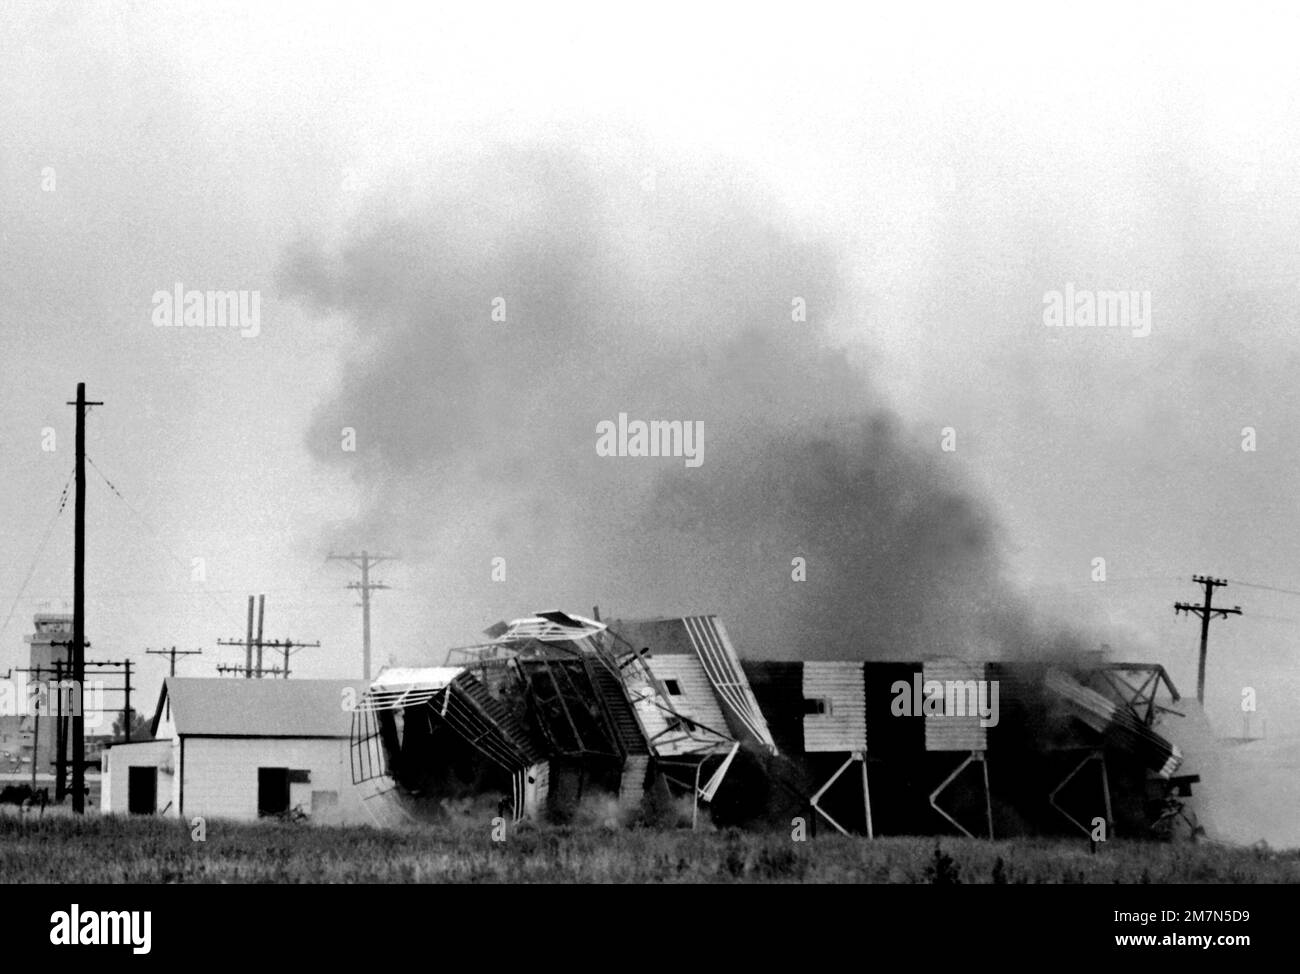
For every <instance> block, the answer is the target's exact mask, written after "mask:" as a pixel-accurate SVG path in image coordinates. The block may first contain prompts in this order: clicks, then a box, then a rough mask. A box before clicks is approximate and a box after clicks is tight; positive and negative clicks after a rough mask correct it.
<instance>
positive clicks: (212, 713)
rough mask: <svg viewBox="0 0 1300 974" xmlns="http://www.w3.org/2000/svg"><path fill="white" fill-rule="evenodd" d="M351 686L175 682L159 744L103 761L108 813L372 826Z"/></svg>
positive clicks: (125, 749)
mask: <svg viewBox="0 0 1300 974" xmlns="http://www.w3.org/2000/svg"><path fill="white" fill-rule="evenodd" d="M365 687H366V685H365V684H364V683H362V682H360V681H351V680H270V679H262V680H247V679H223V678H216V679H203V678H197V679H196V678H187V677H169V678H168V679H167V680H166V681H164V683H163V689H162V693H161V694H160V695H159V698H158V708H157V711H156V713H155V715H154V721H153V735H154V740H152V741H141V742H138V743H131V744H117V745H115V746H114V747H113V748H112V749H111V750H109V751H108V752H107V753H106V755H105V760H104V779H103V791H102V795H101V800H100V805H101V808H102V810H103V811H104V812H106V813H117V814H122V813H135V814H159V815H168V816H176V817H183V818H187V819H188V818H194V817H195V816H202V817H204V818H225V819H239V820H246V821H249V820H256V819H258V818H261V817H269V816H275V815H277V814H281V813H285V812H291V811H294V810H298V811H301V812H303V813H306V815H308V816H309V818H310V819H311V820H312V821H314V822H322V823H328V824H346V823H355V824H361V823H367V822H369V821H370V817H369V814H368V813H367V811H366V810H365V808H364V807H363V805H362V800H361V793H360V792H359V791H358V789H357V788H356V787H355V786H354V785H353V783H352V769H351V751H350V746H349V735H350V733H351V729H352V712H351V710H350V709H348V708H349V707H350V706H352V705H353V704H354V703H355V702H356V700H358V699H360V696H361V694H362V693H363V692H364V690H365Z"/></svg>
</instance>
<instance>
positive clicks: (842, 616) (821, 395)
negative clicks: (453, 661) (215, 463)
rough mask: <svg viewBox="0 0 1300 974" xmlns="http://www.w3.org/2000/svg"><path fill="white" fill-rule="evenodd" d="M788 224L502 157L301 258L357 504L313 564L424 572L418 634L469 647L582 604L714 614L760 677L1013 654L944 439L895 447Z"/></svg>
mask: <svg viewBox="0 0 1300 974" xmlns="http://www.w3.org/2000/svg"><path fill="white" fill-rule="evenodd" d="M781 213H782V211H781V208H780V206H779V205H778V204H777V203H776V202H775V201H774V200H772V199H770V198H767V197H765V196H764V195H763V194H762V193H761V191H759V190H756V189H754V188H753V187H752V186H751V185H749V184H748V183H747V182H746V180H745V179H744V178H743V175H742V174H739V173H736V172H733V171H730V170H728V169H727V168H726V167H723V166H719V167H717V168H714V169H712V170H711V171H709V173H708V174H707V175H701V174H699V173H698V172H688V171H687V170H685V169H680V168H674V167H673V166H671V165H668V164H666V163H660V164H659V165H657V166H655V167H654V168H647V167H646V166H645V165H644V164H641V165H637V164H635V163H628V162H627V161H626V160H613V159H610V158H604V157H595V156H592V155H585V154H582V153H579V152H574V151H568V150H559V149H554V148H548V147H531V148H510V149H501V150H498V151H493V152H483V153H480V154H476V155H470V156H465V157H460V158H456V159H450V160H442V161H441V162H440V164H439V165H438V167H437V169H436V172H434V174H433V178H431V179H428V180H427V181H425V182H424V183H423V184H422V185H421V186H420V187H418V188H416V189H408V190H406V191H402V192H391V193H384V194H376V197H375V198H374V199H373V200H372V201H371V203H370V204H369V205H368V206H366V207H365V208H363V210H362V215H361V216H360V217H359V218H357V220H356V221H355V222H354V224H353V225H352V226H351V227H350V228H349V230H348V232H347V233H346V234H345V235H344V237H343V239H341V240H329V239H319V238H318V239H311V240H305V241H303V242H302V243H301V244H300V245H298V246H296V247H295V248H294V250H293V251H292V253H291V254H289V255H288V257H287V259H286V262H285V269H284V277H285V280H286V282H287V284H288V287H289V290H290V291H291V292H292V293H293V294H295V295H296V296H298V297H299V298H300V299H301V300H302V301H304V302H305V303H306V304H307V305H308V307H310V308H312V309H314V311H315V312H316V313H319V314H322V315H325V314H328V315H342V316H344V317H346V318H347V319H349V320H351V321H352V322H354V323H355V329H356V339H355V346H354V347H353V348H352V349H351V350H350V352H349V353H348V358H347V363H346V367H345V369H344V372H343V376H342V378H341V380H340V384H339V386H338V388H337V389H336V390H335V391H334V392H333V393H332V395H331V397H330V398H329V399H328V401H326V402H324V403H323V404H322V405H321V406H320V407H319V409H318V411H317V414H316V419H315V423H314V426H313V428H312V430H311V432H310V447H311V449H312V451H313V454H314V455H315V457H316V458H317V459H318V460H319V461H320V462H322V463H324V464H328V465H333V466H337V467H339V468H341V469H345V470H347V471H348V474H349V475H350V476H351V477H352V478H353V480H354V481H355V484H356V486H357V487H358V488H359V492H360V496H361V498H362V501H361V509H360V511H359V513H358V516H357V518H356V520H355V522H354V523H351V524H348V525H345V526H342V527H341V528H340V529H339V530H338V531H337V532H335V534H336V537H334V538H332V539H331V540H332V541H334V542H338V543H349V542H350V543H361V544H368V545H370V546H371V548H372V550H373V549H374V548H376V547H379V546H381V545H387V546H396V547H398V548H401V549H402V550H403V553H404V554H405V555H406V557H407V559H408V560H410V561H415V562H416V563H417V564H419V563H423V564H425V565H426V566H427V568H428V572H429V574H428V577H427V584H428V585H430V586H431V591H430V598H429V611H430V613H431V614H439V615H441V616H442V617H444V618H446V617H448V616H451V617H452V618H454V619H455V620H456V621H457V624H458V625H462V626H464V627H469V628H468V630H467V631H474V629H476V628H477V627H479V626H482V625H486V624H487V623H488V622H490V621H492V620H493V619H494V618H496V617H497V616H498V615H507V616H509V615H519V614H523V613H525V612H528V611H532V610H536V609H540V608H549V607H564V608H568V609H570V610H571V611H580V612H581V611H586V610H587V608H588V607H589V606H591V605H592V604H593V603H599V604H600V605H601V607H602V608H603V609H605V610H606V612H607V614H611V615H612V614H617V615H621V616H626V617H630V616H635V615H654V614H677V613H686V612H717V613H718V614H720V615H721V616H722V618H723V619H724V620H725V622H726V623H727V625H728V627H729V629H730V630H731V632H732V634H733V636H734V637H736V639H737V641H738V642H739V643H740V645H741V647H742V650H743V651H744V652H746V653H750V654H753V655H768V656H786V657H789V656H792V655H799V656H803V657H808V658H816V657H822V658H827V657H837V658H844V657H866V656H875V657H896V658H916V657H918V656H931V655H969V654H972V653H974V654H978V655H985V656H988V655H999V654H1004V653H1006V652H1009V651H1011V652H1014V651H1015V650H1016V648H1017V647H1023V646H1027V645H1029V644H1031V643H1034V642H1035V641H1036V640H1037V639H1038V638H1039V636H1038V634H1037V625H1036V623H1035V622H1034V620H1032V619H1031V618H1030V614H1029V613H1028V612H1027V611H1026V609H1025V607H1024V605H1023V604H1022V603H1021V601H1020V600H1019V599H1018V598H1017V596H1016V595H1015V594H1014V593H1013V592H1012V591H1010V590H1009V587H1008V586H1007V584H1006V583H1005V581H1004V576H1003V566H1002V559H1001V553H1000V546H999V532H998V528H997V525H996V523H995V521H994V518H993V515H992V513H991V512H990V510H989V509H988V507H987V506H986V505H985V504H984V503H983V502H982V501H981V500H980V499H978V498H977V497H975V496H973V495H972V493H971V492H970V491H969V490H967V489H966V488H965V487H964V486H963V484H962V483H961V479H960V477H959V476H958V475H957V474H956V473H955V472H954V471H955V469H956V468H955V461H954V458H953V456H952V455H951V454H945V453H944V452H942V451H941V450H940V431H939V430H938V429H934V430H926V431H924V435H920V434H918V433H917V432H916V431H914V430H909V428H908V427H907V425H906V424H905V423H904V422H903V421H902V420H900V419H899V417H898V416H897V415H895V414H894V413H893V412H892V411H891V410H890V409H889V408H888V406H887V404H885V403H883V402H882V401H881V400H880V397H879V396H878V395H877V394H876V393H875V392H874V391H873V387H872V383H871V381H870V377H869V375H868V374H867V373H866V372H865V370H864V369H863V368H862V367H861V366H860V365H859V364H857V363H856V362H855V360H854V359H853V358H852V357H851V356H850V355H849V354H848V353H847V352H846V351H845V350H844V349H843V348H842V347H840V346H838V345H837V344H836V342H835V341H834V340H833V338H832V336H833V335H834V334H842V333H844V332H845V331H846V330H848V331H851V330H853V329H854V328H856V327H857V326H858V325H859V324H860V323H861V322H863V321H865V320H866V319H867V313H868V311H869V309H870V296H869V295H866V294H862V293H858V292H857V291H856V290H854V289H853V288H851V287H850V285H849V284H848V283H847V278H848V275H847V274H846V273H845V268H843V267H842V266H841V265H840V256H839V254H838V252H837V250H836V248H835V247H834V246H833V245H832V243H831V242H830V241H829V240H827V239H824V238H822V237H820V236H818V235H816V234H809V233H807V232H805V231H804V230H803V229H802V228H801V227H800V226H799V225H798V224H797V223H796V222H795V221H794V220H792V219H787V218H785V217H783V216H782V215H781ZM799 308H803V309H806V313H805V314H804V315H801V314H799V312H798V309H799ZM501 318H504V320H499V319H501ZM800 318H805V319H806V320H799V319H800ZM859 330H860V329H859ZM866 344H867V345H869V344H870V340H869V336H868V339H867V342H866ZM620 413H626V414H627V416H628V417H629V418H630V419H633V420H635V419H640V420H680V421H683V422H700V423H702V424H703V430H704V438H703V447H704V452H703V463H702V464H701V465H700V466H698V467H688V466H687V465H686V464H685V463H684V461H683V459H682V458H680V457H649V458H637V457H602V456H598V455H597V451H596V439H597V435H596V431H597V424H598V423H600V422H602V421H605V420H609V421H617V419H618V416H619V414H620ZM343 427H351V428H352V429H355V430H356V438H357V446H356V452H355V453H348V452H345V451H341V450H340V449H339V430H340V429H341V428H343ZM495 558H501V559H504V561H502V562H499V563H498V562H494V561H493V559H495ZM795 559H803V563H802V564H803V566H804V567H803V568H802V573H803V574H804V575H805V577H804V579H803V580H796V577H795V576H797V575H798V574H800V569H799V563H798V562H796V561H795ZM493 566H498V567H500V568H501V570H502V571H503V572H504V574H505V580H504V582H501V581H500V579H499V578H498V580H496V581H494V580H493V578H492V571H493Z"/></svg>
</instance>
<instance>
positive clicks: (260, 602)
mask: <svg viewBox="0 0 1300 974" xmlns="http://www.w3.org/2000/svg"><path fill="white" fill-rule="evenodd" d="M265 619H266V596H265V595H259V596H258V597H257V675H258V676H259V677H260V676H261V675H262V623H263V622H264V621H265Z"/></svg>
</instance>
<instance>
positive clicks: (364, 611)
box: [325, 551, 401, 681]
mask: <svg viewBox="0 0 1300 974" xmlns="http://www.w3.org/2000/svg"><path fill="white" fill-rule="evenodd" d="M400 557H401V556H400V555H372V554H370V553H369V552H366V551H363V552H361V554H359V555H356V554H349V555H336V554H333V553H332V552H331V553H330V554H329V555H328V556H326V558H325V560H326V561H346V562H348V563H349V564H351V565H355V566H356V567H357V568H360V569H361V581H359V582H349V583H348V588H350V589H355V590H356V591H358V592H360V593H361V676H362V679H365V680H367V681H368V680H369V679H370V593H371V592H372V591H374V590H376V589H385V588H388V587H389V586H387V585H385V584H384V583H383V582H372V581H371V580H370V569H371V568H372V567H373V566H375V565H378V564H379V563H380V562H381V561H396V560H397V559H398V558H400Z"/></svg>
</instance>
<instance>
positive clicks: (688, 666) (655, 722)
mask: <svg viewBox="0 0 1300 974" xmlns="http://www.w3.org/2000/svg"><path fill="white" fill-rule="evenodd" d="M648 663H649V667H650V671H651V672H652V673H653V674H654V675H655V677H656V678H657V679H658V680H660V681H667V680H676V681H677V684H678V686H679V688H680V689H681V691H682V692H681V694H680V695H678V696H673V697H669V698H668V702H669V703H670V704H672V706H673V708H674V709H675V710H676V711H677V712H678V713H679V714H681V715H682V716H683V717H686V718H687V719H689V720H692V721H695V722H697V723H699V724H703V725H704V726H705V727H707V728H709V729H710V730H714V731H717V732H718V733H719V734H726V733H727V721H726V719H725V718H724V717H723V716H722V708H721V707H719V706H718V700H717V698H716V697H715V696H714V694H713V683H712V682H711V681H710V680H709V676H708V674H707V673H705V672H704V665H703V664H702V663H701V662H700V660H699V658H698V657H697V656H696V655H695V654H694V653H691V654H690V655H685V654H683V655H680V656H679V655H669V656H660V655H658V654H656V655H655V656H652V657H651V658H650V659H649V661H648ZM636 712H637V716H638V717H639V718H640V720H641V726H642V727H644V728H645V732H646V737H648V738H650V746H651V747H653V748H654V749H655V752H656V753H658V754H669V755H672V754H685V753H690V752H693V751H698V750H699V748H700V741H698V740H688V739H682V740H676V739H675V737H676V735H675V734H674V733H672V732H669V733H666V734H665V733H663V732H664V731H666V730H667V729H668V715H667V714H665V713H664V712H663V711H662V710H660V709H659V708H658V707H656V706H655V705H654V704H653V703H651V702H650V700H649V699H643V700H641V701H639V702H638V703H637V704H636Z"/></svg>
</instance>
